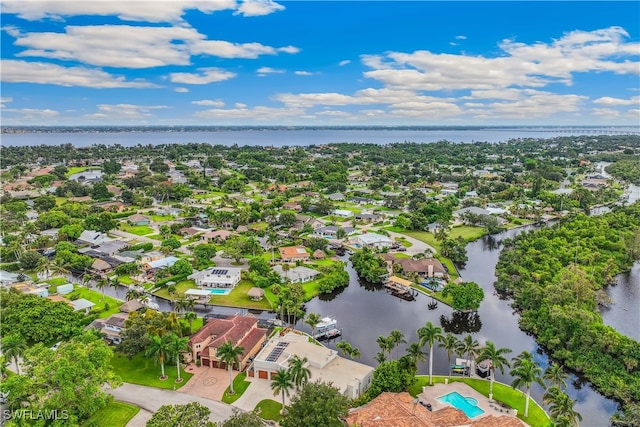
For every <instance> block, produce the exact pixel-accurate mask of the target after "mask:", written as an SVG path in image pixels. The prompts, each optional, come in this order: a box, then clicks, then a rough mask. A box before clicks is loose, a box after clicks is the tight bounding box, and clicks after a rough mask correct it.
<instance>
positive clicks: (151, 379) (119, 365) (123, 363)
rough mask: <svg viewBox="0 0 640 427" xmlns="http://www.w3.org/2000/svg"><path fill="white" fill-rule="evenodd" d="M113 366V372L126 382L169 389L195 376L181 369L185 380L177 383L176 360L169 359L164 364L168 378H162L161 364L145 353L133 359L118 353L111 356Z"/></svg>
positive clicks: (180, 385)
mask: <svg viewBox="0 0 640 427" xmlns="http://www.w3.org/2000/svg"><path fill="white" fill-rule="evenodd" d="M111 367H112V368H113V372H114V373H115V374H116V375H118V376H119V377H120V379H122V381H124V382H127V383H132V384H140V385H146V386H149V387H157V388H163V389H167V390H173V389H174V386H175V389H179V388H180V387H182V386H183V385H185V384H186V383H187V381H188V380H189V378H191V377H192V376H193V374H190V373H188V372H185V371H184V370H183V369H181V372H180V375H181V377H182V379H183V381H182V382H180V383H176V379H177V378H178V375H177V371H176V365H175V361H167V362H165V364H164V372H165V375H167V377H168V378H167V379H165V380H161V379H160V375H161V373H160V372H161V371H160V364H159V363H157V362H156V361H155V360H154V359H151V358H149V357H144V355H143V353H138V354H136V355H135V356H134V357H133V358H132V359H131V360H129V359H127V358H126V357H125V356H123V355H121V354H119V353H116V354H115V355H114V356H113V357H112V358H111Z"/></svg>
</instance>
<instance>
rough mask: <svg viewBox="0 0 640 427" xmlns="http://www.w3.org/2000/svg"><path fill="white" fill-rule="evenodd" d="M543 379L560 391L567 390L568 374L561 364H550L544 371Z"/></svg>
mask: <svg viewBox="0 0 640 427" xmlns="http://www.w3.org/2000/svg"><path fill="white" fill-rule="evenodd" d="M543 378H544V379H545V380H547V382H549V384H551V385H552V386H554V385H555V386H557V387H558V388H560V389H565V388H567V380H568V379H569V374H567V372H566V371H565V370H564V368H563V367H562V365H561V364H559V363H552V364H551V365H549V366H548V367H547V369H545V370H544V375H543Z"/></svg>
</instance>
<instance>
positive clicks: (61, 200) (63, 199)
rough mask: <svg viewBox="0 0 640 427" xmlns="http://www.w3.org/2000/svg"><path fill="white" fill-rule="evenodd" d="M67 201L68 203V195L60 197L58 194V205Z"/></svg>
mask: <svg viewBox="0 0 640 427" xmlns="http://www.w3.org/2000/svg"><path fill="white" fill-rule="evenodd" d="M65 203H67V198H66V197H58V196H56V206H60V205H64V204H65Z"/></svg>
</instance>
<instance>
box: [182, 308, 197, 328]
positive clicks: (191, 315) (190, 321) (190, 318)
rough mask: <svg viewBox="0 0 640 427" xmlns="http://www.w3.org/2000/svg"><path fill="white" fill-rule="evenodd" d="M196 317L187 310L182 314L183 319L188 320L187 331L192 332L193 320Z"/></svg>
mask: <svg viewBox="0 0 640 427" xmlns="http://www.w3.org/2000/svg"><path fill="white" fill-rule="evenodd" d="M197 318H198V315H197V314H196V313H195V312H193V311H187V312H186V313H185V314H184V319H185V320H186V321H187V322H189V332H190V333H192V334H193V321H194V320H196V319H197Z"/></svg>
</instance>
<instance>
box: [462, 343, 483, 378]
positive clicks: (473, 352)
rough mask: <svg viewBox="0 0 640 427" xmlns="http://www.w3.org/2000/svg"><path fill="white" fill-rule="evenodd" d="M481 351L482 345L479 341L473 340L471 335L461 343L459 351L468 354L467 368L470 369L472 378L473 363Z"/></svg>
mask: <svg viewBox="0 0 640 427" xmlns="http://www.w3.org/2000/svg"><path fill="white" fill-rule="evenodd" d="M479 349H480V343H479V342H478V340H475V339H473V337H472V336H471V335H467V336H466V337H464V338H463V339H462V341H461V342H460V348H459V350H460V351H462V352H463V353H464V354H466V355H467V356H466V359H467V366H468V367H469V376H471V361H472V360H475V358H476V356H477V355H478V350H479Z"/></svg>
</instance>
